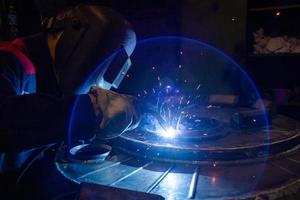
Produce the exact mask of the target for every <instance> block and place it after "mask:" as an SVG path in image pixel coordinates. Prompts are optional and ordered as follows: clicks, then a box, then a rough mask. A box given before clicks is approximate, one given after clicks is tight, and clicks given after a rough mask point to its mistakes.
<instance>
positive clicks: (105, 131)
mask: <svg viewBox="0 0 300 200" xmlns="http://www.w3.org/2000/svg"><path fill="white" fill-rule="evenodd" d="M89 96H90V97H91V100H92V104H93V107H94V111H95V114H96V116H97V117H98V118H99V119H100V121H99V126H98V127H97V130H96V133H97V137H100V138H103V139H110V138H114V137H117V136H119V135H121V134H122V133H124V132H125V131H128V130H132V129H134V128H136V127H137V126H138V123H139V121H140V117H139V114H138V113H137V112H136V109H135V107H134V101H135V98H134V97H133V96H130V95H125V94H118V93H116V92H113V91H110V90H104V89H101V88H99V87H92V88H91V89H90V92H89Z"/></svg>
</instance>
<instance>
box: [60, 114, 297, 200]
mask: <svg viewBox="0 0 300 200" xmlns="http://www.w3.org/2000/svg"><path fill="white" fill-rule="evenodd" d="M274 122H275V123H273V125H272V130H274V131H273V134H272V139H271V140H270V144H269V145H270V147H271V149H272V146H273V145H278V144H283V145H282V146H280V149H282V151H279V150H276V151H275V152H274V153H272V154H270V155H268V156H267V157H265V156H263V157H256V158H249V159H235V160H217V159H216V160H198V161H191V162H166V161H160V160H159V159H153V157H142V156H138V155H135V154H132V153H130V152H124V151H121V150H120V149H118V148H117V147H114V148H113V149H114V150H113V151H112V152H111V154H110V155H109V156H108V157H107V158H106V159H105V160H98V161H97V160H85V161H74V160H70V159H68V158H67V157H66V149H64V148H62V149H61V150H60V151H59V152H58V154H57V157H56V166H57V169H58V170H59V171H60V172H61V174H63V175H64V176H65V177H66V178H67V179H70V180H72V181H74V182H76V183H81V182H89V183H96V184H100V185H106V186H112V187H117V188H125V189H129V190H134V191H141V192H145V193H153V194H158V195H161V196H163V197H165V198H166V199H232V198H234V199H245V198H252V197H256V196H264V195H267V196H269V197H274V198H275V197H279V196H281V195H283V194H286V191H294V190H297V189H298V187H299V184H300V183H299V182H300V148H299V147H300V146H298V144H299V137H300V128H299V127H300V126H299V124H300V123H298V122H296V121H294V120H292V119H290V118H286V117H284V116H279V117H278V119H275V121H274ZM228 137H229V138H230V137H233V136H228ZM256 137H259V134H257V136H256ZM223 140H225V139H223ZM234 141H237V142H238V143H239V144H242V143H243V141H244V140H243V139H240V140H239V139H237V138H235V139H234ZM251 141H252V140H251ZM253 141H257V140H255V139H253ZM219 143H220V145H221V144H222V141H220V142H219ZM245 145H247V144H245ZM286 146H288V148H285V147H286ZM221 147H222V145H221ZM208 148H209V147H208Z"/></svg>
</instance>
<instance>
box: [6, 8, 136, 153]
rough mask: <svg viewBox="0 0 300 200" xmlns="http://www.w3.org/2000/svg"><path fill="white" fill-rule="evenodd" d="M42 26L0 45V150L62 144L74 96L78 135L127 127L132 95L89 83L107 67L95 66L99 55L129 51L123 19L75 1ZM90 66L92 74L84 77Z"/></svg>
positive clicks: (131, 40) (131, 36) (131, 44)
mask: <svg viewBox="0 0 300 200" xmlns="http://www.w3.org/2000/svg"><path fill="white" fill-rule="evenodd" d="M43 24H44V25H43V30H42V32H40V33H38V34H35V35H32V36H29V37H26V38H22V39H17V40H15V41H13V42H1V43H0V152H4V153H10V154H12V153H18V152H20V151H25V150H28V149H32V148H36V147H39V146H42V145H46V144H49V143H56V142H59V141H63V140H64V139H65V138H66V132H67V129H68V120H69V116H70V113H71V110H72V108H73V104H74V101H75V100H76V101H77V103H78V102H79V103H78V105H80V106H78V108H76V109H79V110H81V111H82V112H81V115H80V116H78V119H75V120H77V121H78V122H79V123H78V124H77V125H76V131H77V133H76V134H77V135H81V136H82V137H83V138H84V137H90V135H88V133H90V132H93V131H94V132H97V133H98V134H99V133H100V134H102V133H103V134H110V135H114V136H117V135H118V134H120V133H122V132H123V131H124V130H125V129H128V128H129V127H130V126H131V125H133V124H134V122H135V121H137V120H136V118H137V117H136V112H135V108H134V106H133V98H132V97H131V96H129V95H125V94H118V93H116V92H113V91H110V90H109V89H110V88H109V87H108V88H106V87H102V88H100V87H99V86H101V85H99V84H98V83H97V80H100V79H101V76H102V75H103V73H104V71H105V72H106V71H109V68H110V67H111V66H110V64H108V65H106V66H105V67H103V69H100V70H99V67H98V66H99V65H100V63H102V62H103V60H105V58H107V57H108V56H109V55H111V54H112V53H113V52H115V51H116V50H119V51H121V52H123V53H124V55H126V56H125V57H126V58H127V59H128V58H129V57H130V55H131V54H132V52H133V50H134V48H135V39H136V38H135V33H134V31H133V30H132V29H131V26H130V25H129V23H128V22H127V21H126V20H125V19H124V18H123V17H122V16H121V15H119V14H118V13H116V12H115V11H113V10H110V9H108V8H105V7H101V6H98V5H95V4H79V5H76V6H73V7H71V8H67V9H65V10H63V11H61V12H59V14H57V15H56V16H55V17H50V18H48V19H47V20H44V23H43ZM112 59H113V58H112ZM124 62H126V59H125V60H124ZM111 63H114V62H111ZM121 67H122V65H121ZM127 67H128V66H127ZM95 69H97V70H98V72H99V73H98V76H99V77H100V79H99V77H96V78H95V79H90V80H89V81H88V82H86V79H87V77H88V76H89V75H90V74H91V73H92V72H94V70H95ZM118 78H120V77H118ZM91 80H92V81H91ZM102 82H103V80H102ZM107 82H109V81H107ZM87 83H88V84H87ZM115 124H118V126H115Z"/></svg>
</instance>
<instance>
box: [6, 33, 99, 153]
mask: <svg viewBox="0 0 300 200" xmlns="http://www.w3.org/2000/svg"><path fill="white" fill-rule="evenodd" d="M24 42H25V49H24V50H23V53H24V54H25V55H26V56H27V57H28V58H29V59H30V60H31V62H32V63H33V65H34V68H35V73H34V74H32V73H31V74H28V73H27V72H26V70H24V66H22V62H21V61H20V60H19V59H18V57H17V56H16V55H14V53H11V52H7V51H1V50H0V152H19V151H22V150H26V149H30V148H35V147H39V146H42V145H45V144H49V143H55V142H58V141H63V140H65V139H66V137H71V136H69V135H67V132H68V131H67V130H68V120H69V117H70V111H71V108H72V105H73V102H74V100H75V99H76V98H77V101H79V103H77V105H79V106H78V107H77V112H80V115H76V116H75V117H74V119H73V122H75V123H74V124H75V126H76V127H75V128H74V127H73V130H75V131H77V133H76V135H77V136H78V135H82V136H83V138H84V137H85V135H84V134H85V132H89V129H92V128H93V127H94V126H95V125H96V124H95V123H96V119H95V116H94V113H93V109H92V106H91V103H90V100H89V97H88V95H80V96H77V95H75V94H74V95H70V94H69V95H64V94H63V92H62V91H61V89H60V84H59V81H60V80H58V78H57V77H58V75H57V73H59V72H58V70H57V69H55V67H54V66H53V64H52V63H53V62H52V59H51V56H50V52H49V50H48V46H47V41H46V36H45V35H44V34H43V33H40V34H37V35H35V36H31V37H29V38H26V39H24ZM0 49H1V48H0ZM64 70H72V69H64ZM26 90H27V91H26ZM76 122H80V124H79V125H78V127H77V125H76Z"/></svg>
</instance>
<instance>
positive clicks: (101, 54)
mask: <svg viewBox="0 0 300 200" xmlns="http://www.w3.org/2000/svg"><path fill="white" fill-rule="evenodd" d="M48 31H63V34H62V36H61V38H60V39H59V41H58V43H57V46H56V51H55V72H56V75H57V79H58V82H59V85H60V87H61V90H62V92H63V94H74V93H82V92H86V91H85V88H82V87H83V84H84V83H85V82H86V79H87V78H88V76H89V75H90V74H91V73H92V72H94V71H95V69H97V67H98V66H99V65H100V64H101V63H102V62H103V61H104V60H105V58H107V57H108V56H109V55H111V54H112V53H113V52H116V50H118V49H123V50H124V52H125V54H126V55H127V59H124V62H126V61H127V60H128V58H129V56H130V55H131V54H132V52H133V49H134V47H135V34H134V32H133V31H132V29H131V28H130V25H129V24H128V22H127V21H126V20H125V19H124V18H123V17H122V16H120V15H119V14H118V13H116V12H114V11H113V10H110V9H108V8H105V7H100V6H97V5H87V4H82V5H79V6H76V7H74V8H72V9H71V10H67V11H65V13H62V14H60V15H59V16H58V17H56V18H55V19H54V20H53V21H52V24H50V27H49V29H48ZM118 55H122V56H123V57H124V54H116V56H118ZM125 57H126V56H125ZM114 60H115V59H114ZM116 60H120V59H116ZM121 60H122V58H121ZM118 62H120V61H118ZM111 63H115V62H113V61H112V62H111ZM114 65H115V64H114ZM122 66H123V64H122V65H121V66H120V67H121V68H122ZM109 67H110V66H107V67H106V68H103V69H98V74H99V76H101V75H104V74H105V71H111V70H108V68H109ZM114 68H115V67H114ZM115 70H120V68H118V67H116V68H115ZM110 73H111V72H110ZM112 74H114V73H112ZM116 74H118V73H116ZM94 81H96V78H95V80H94ZM92 82H93V81H92ZM92 82H91V83H90V84H91V85H96V82H95V83H92ZM85 87H87V86H86V85H85ZM108 89H110V88H108Z"/></svg>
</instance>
